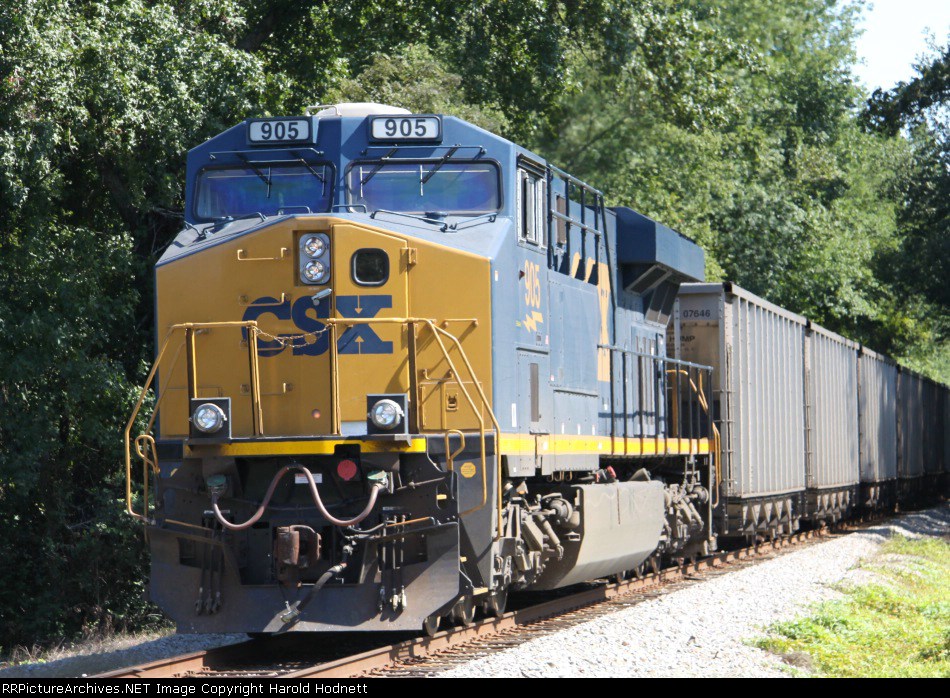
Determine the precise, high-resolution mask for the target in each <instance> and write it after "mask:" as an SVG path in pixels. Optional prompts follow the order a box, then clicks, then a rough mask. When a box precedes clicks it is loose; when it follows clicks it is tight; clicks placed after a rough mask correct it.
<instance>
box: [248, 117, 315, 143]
mask: <svg viewBox="0 0 950 698" xmlns="http://www.w3.org/2000/svg"><path fill="white" fill-rule="evenodd" d="M247 140H248V142H249V143H300V142H302V141H310V140H311V138H310V119H261V120H259V121H251V122H250V123H249V124H248V127H247Z"/></svg>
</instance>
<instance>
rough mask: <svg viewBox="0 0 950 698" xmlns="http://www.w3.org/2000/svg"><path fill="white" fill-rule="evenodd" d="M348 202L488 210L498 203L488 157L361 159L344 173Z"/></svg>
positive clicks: (420, 209)
mask: <svg viewBox="0 0 950 698" xmlns="http://www.w3.org/2000/svg"><path fill="white" fill-rule="evenodd" d="M347 192H348V194H349V203H350V204H362V205H364V206H366V209H367V210H368V211H378V210H380V209H385V210H388V211H402V212H405V213H431V212H441V213H472V214H478V213H490V212H494V211H497V210H498V208H499V205H500V198H501V197H500V194H499V186H498V168H497V167H495V165H493V164H492V163H488V162H479V163H458V162H426V163H416V164H409V163H405V164H403V163H400V164H391V165H384V164H382V163H372V162H370V163H361V164H359V165H354V166H353V167H352V168H350V171H349V174H348V176H347Z"/></svg>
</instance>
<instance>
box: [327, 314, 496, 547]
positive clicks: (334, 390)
mask: <svg viewBox="0 0 950 698" xmlns="http://www.w3.org/2000/svg"><path fill="white" fill-rule="evenodd" d="M462 321H467V322H470V323H474V322H477V320H476V319H475V318H469V319H467V320H462ZM322 322H323V323H325V324H326V325H328V326H329V327H330V333H331V334H330V367H331V372H332V376H331V396H330V401H331V405H332V414H333V415H334V419H333V422H334V423H333V428H334V432H335V433H339V431H338V429H339V421H338V417H339V414H340V406H339V394H340V391H339V382H338V378H337V377H338V376H339V356H338V352H337V351H336V328H337V327H338V326H344V327H349V326H352V325H372V324H384V325H396V324H398V325H401V326H403V325H413V324H419V325H424V326H426V327H428V328H429V329H430V330H431V331H432V334H433V337H434V339H435V340H436V343H437V344H438V346H439V349H440V350H441V352H442V357H443V358H444V359H445V361H446V363H447V364H448V365H449V370H450V372H451V376H452V378H453V379H454V381H455V383H456V385H458V387H459V390H460V391H461V392H462V395H463V396H464V397H465V400H466V402H467V403H468V405H469V407H471V409H472V412H473V413H474V414H475V417H476V418H477V419H478V432H479V446H480V456H481V461H482V501H481V503H480V504H477V505H475V506H474V507H472V508H470V509H468V510H466V511H463V512H461V513H460V514H459V516H467V515H468V514H470V513H472V512H473V511H477V510H479V509H481V508H482V507H484V506H485V504H487V503H488V475H487V472H486V466H487V465H488V456H487V448H486V443H485V419H484V417H483V416H482V410H479V409H478V407H477V406H476V405H475V401H474V400H473V399H472V396H471V395H470V393H469V391H468V389H467V388H466V387H465V384H464V382H463V381H462V380H461V378H459V371H458V369H457V368H456V366H455V363H454V362H453V361H452V358H451V356H449V351H448V349H446V347H445V343H444V342H443V341H442V339H441V337H440V335H442V336H445V337H447V338H448V339H450V340H451V342H452V343H453V344H454V345H455V347H456V348H457V349H458V352H459V355H460V356H461V357H462V361H463V363H464V364H465V368H466V370H467V371H468V374H469V377H470V378H471V381H472V384H473V385H474V386H475V388H476V390H477V391H478V395H479V398H480V400H481V402H482V409H483V410H487V411H488V416H489V418H490V419H491V422H492V427H493V430H494V432H495V461H496V473H497V477H496V483H497V488H496V489H497V490H498V503H497V512H496V513H497V517H498V520H497V529H498V536H499V537H501V536H502V533H503V531H502V524H501V517H502V497H501V474H502V472H501V451H500V439H501V427H500V425H499V424H498V420H497V419H496V418H495V413H494V411H493V410H492V406H491V402H489V400H488V398H487V397H486V395H485V392H484V390H482V387H481V384H480V383H479V381H478V376H477V375H476V373H475V369H474V368H473V367H472V364H471V362H470V361H469V359H468V356H467V355H466V353H465V350H464V349H463V348H462V343H461V341H460V340H459V339H458V337H456V336H455V335H453V334H451V333H450V332H447V331H446V330H444V329H442V328H441V327H439V326H438V325H437V324H436V321H434V320H432V319H430V318H414V317H406V318H328V319H325V320H322ZM416 359H417V357H416V356H412V357H411V360H412V363H413V364H414V363H415V362H416Z"/></svg>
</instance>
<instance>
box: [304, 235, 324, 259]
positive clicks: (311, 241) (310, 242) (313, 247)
mask: <svg viewBox="0 0 950 698" xmlns="http://www.w3.org/2000/svg"><path fill="white" fill-rule="evenodd" d="M303 249H304V252H306V253H307V254H308V255H310V256H311V257H319V256H320V255H322V254H323V252H324V250H326V249H327V244H326V242H324V240H323V238H318V237H316V236H314V237H309V238H307V239H306V240H305V241H304V243H303Z"/></svg>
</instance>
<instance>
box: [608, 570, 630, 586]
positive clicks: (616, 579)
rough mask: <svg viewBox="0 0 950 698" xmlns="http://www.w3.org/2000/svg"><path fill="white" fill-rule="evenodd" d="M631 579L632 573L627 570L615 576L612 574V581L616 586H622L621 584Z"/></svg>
mask: <svg viewBox="0 0 950 698" xmlns="http://www.w3.org/2000/svg"><path fill="white" fill-rule="evenodd" d="M629 577H630V573H629V572H628V571H627V570H624V571H623V572H617V573H615V574H612V575H611V576H610V581H611V582H613V583H614V584H620V582H622V581H624V580H626V579H628V578H629Z"/></svg>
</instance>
